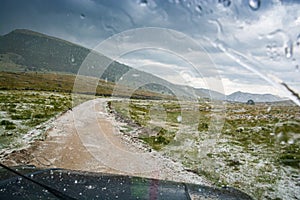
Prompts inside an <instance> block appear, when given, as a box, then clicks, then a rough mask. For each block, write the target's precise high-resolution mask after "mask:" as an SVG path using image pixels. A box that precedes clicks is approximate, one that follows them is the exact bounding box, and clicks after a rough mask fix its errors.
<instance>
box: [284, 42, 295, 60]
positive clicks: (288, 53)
mask: <svg viewBox="0 0 300 200" xmlns="http://www.w3.org/2000/svg"><path fill="white" fill-rule="evenodd" d="M284 53H285V57H286V58H291V57H292V56H293V43H292V42H289V43H288V44H287V46H286V47H285V48H284Z"/></svg>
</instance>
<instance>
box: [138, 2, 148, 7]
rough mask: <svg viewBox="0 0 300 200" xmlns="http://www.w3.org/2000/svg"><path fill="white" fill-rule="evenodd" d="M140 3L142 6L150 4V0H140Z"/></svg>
mask: <svg viewBox="0 0 300 200" xmlns="http://www.w3.org/2000/svg"><path fill="white" fill-rule="evenodd" d="M139 4H140V6H143V7H146V6H147V5H148V1H147V0H140V2H139Z"/></svg>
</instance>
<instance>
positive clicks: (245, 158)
mask: <svg viewBox="0 0 300 200" xmlns="http://www.w3.org/2000/svg"><path fill="white" fill-rule="evenodd" d="M110 107H111V108H112V110H113V112H115V113H116V115H117V116H119V119H122V120H123V121H126V122H128V124H129V125H126V127H124V128H123V132H124V133H125V134H132V135H133V136H134V137H138V138H140V139H141V140H142V141H144V142H145V143H146V144H148V145H149V147H151V148H153V149H155V150H157V151H160V152H161V153H163V154H164V155H166V156H168V157H171V158H172V159H174V160H177V161H181V162H182V163H183V164H184V166H185V167H186V169H187V170H189V171H192V172H194V173H197V174H199V175H204V176H206V177H207V178H208V179H209V180H211V181H212V182H213V183H215V185H217V186H223V187H224V186H232V187H236V188H240V189H242V190H244V191H246V192H248V193H249V194H251V195H253V196H254V197H255V198H257V199H294V198H296V197H297V196H298V197H299V195H300V194H299V191H300V190H299V187H300V185H299V180H300V177H299V170H300V112H299V111H300V109H299V107H297V106H295V105H287V104H280V103H278V104H275V103H274V104H256V105H246V104H241V103H227V104H226V112H225V114H226V116H224V117H225V121H224V124H223V128H222V131H221V132H220V133H217V132H213V131H211V130H213V129H210V127H211V126H214V124H213V123H211V121H212V116H213V115H214V114H215V113H214V112H213V109H212V107H213V105H212V104H211V103H209V102H206V103H193V102H178V101H142V100H130V101H127V102H124V101H122V102H121V101H113V102H111V103H110ZM195 108H197V109H195ZM130 126H131V128H129V127H130ZM135 126H138V127H143V128H144V130H143V131H141V132H140V133H139V135H134V134H135V133H134V132H135V131H136V130H135V129H134V127H135Z"/></svg>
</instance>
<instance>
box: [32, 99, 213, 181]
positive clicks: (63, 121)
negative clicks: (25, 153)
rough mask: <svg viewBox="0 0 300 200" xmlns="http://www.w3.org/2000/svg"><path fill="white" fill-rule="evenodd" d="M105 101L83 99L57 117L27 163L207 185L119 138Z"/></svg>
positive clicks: (153, 154)
mask: <svg viewBox="0 0 300 200" xmlns="http://www.w3.org/2000/svg"><path fill="white" fill-rule="evenodd" d="M107 101H108V99H104V98H99V99H96V100H91V101H87V102H85V103H83V104H81V105H79V106H77V107H75V108H74V109H73V110H72V111H71V110H70V111H68V112H66V113H65V114H63V115H62V116H60V117H58V118H57V119H56V120H55V121H54V122H53V125H54V127H53V128H52V129H51V130H49V131H48V133H47V138H46V140H45V141H40V142H38V143H37V144H36V145H35V148H33V150H32V152H30V157H31V158H32V159H31V161H30V164H33V165H35V166H37V167H47V168H49V167H54V168H56V167H57V168H66V169H73V170H84V171H93V172H106V173H115V174H128V175H136V176H142V177H149V178H159V179H165V180H173V181H183V182H190V183H198V184H206V185H209V184H208V182H206V181H205V180H203V179H202V178H201V177H199V176H197V175H195V174H193V173H191V172H187V171H185V170H184V168H183V166H181V164H179V163H176V162H174V161H172V160H171V159H168V158H164V157H162V156H161V155H160V154H159V153H158V152H153V151H152V152H148V151H146V150H145V149H143V148H140V145H138V144H135V143H134V142H128V141H125V140H124V139H122V134H121V133H120V131H119V124H118V122H117V121H116V120H115V119H114V117H113V116H112V115H111V114H108V112H107V110H106V102H107Z"/></svg>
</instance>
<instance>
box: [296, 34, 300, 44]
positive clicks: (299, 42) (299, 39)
mask: <svg viewBox="0 0 300 200" xmlns="http://www.w3.org/2000/svg"><path fill="white" fill-rule="evenodd" d="M296 45H297V46H300V34H299V35H298V36H297V40H296Z"/></svg>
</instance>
